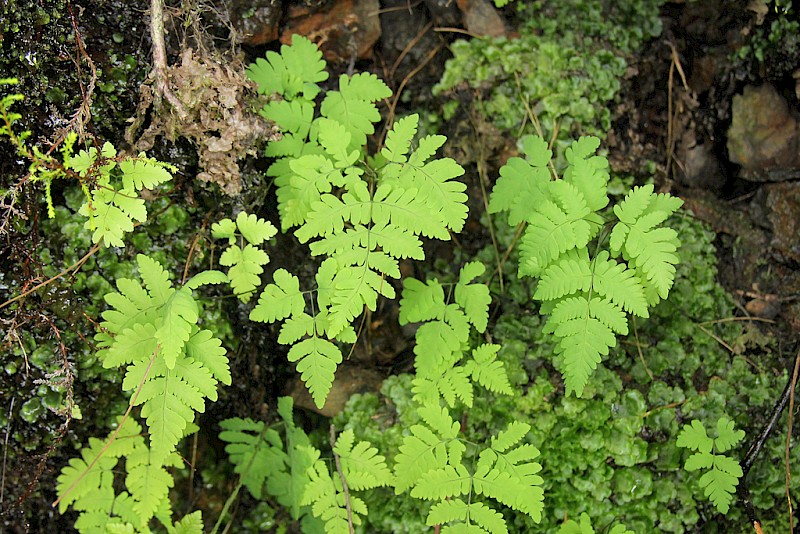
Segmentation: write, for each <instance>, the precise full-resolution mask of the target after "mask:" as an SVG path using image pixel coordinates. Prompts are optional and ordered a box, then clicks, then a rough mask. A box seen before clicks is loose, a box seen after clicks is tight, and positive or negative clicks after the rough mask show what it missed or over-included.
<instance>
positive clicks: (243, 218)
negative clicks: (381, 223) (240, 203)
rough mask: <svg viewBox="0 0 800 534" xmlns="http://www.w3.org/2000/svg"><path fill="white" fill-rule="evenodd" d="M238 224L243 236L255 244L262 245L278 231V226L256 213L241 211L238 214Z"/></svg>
mask: <svg viewBox="0 0 800 534" xmlns="http://www.w3.org/2000/svg"><path fill="white" fill-rule="evenodd" d="M236 226H237V227H238V228H239V232H241V234H242V237H244V238H245V239H246V240H247V241H248V242H250V243H251V244H253V245H260V244H261V243H263V242H264V241H267V240H268V239H272V238H273V237H274V236H275V234H277V233H278V230H277V228H275V227H274V226H272V223H271V222H269V221H265V220H264V219H262V218H260V217H257V216H255V215H253V214H252V213H251V214H249V215H248V214H247V213H245V212H243V211H242V212H239V215H237V216H236Z"/></svg>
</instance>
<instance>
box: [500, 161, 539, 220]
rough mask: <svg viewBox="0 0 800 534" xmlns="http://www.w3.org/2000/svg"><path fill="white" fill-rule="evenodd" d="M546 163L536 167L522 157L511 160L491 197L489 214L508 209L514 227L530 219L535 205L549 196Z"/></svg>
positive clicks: (502, 172) (501, 171) (501, 173)
mask: <svg viewBox="0 0 800 534" xmlns="http://www.w3.org/2000/svg"><path fill="white" fill-rule="evenodd" d="M546 165H547V163H546V162H545V164H544V165H542V166H539V167H536V166H532V165H531V163H529V162H528V161H525V160H524V159H522V158H511V159H509V160H508V162H507V163H506V164H505V165H503V167H502V168H501V169H500V178H498V180H497V183H496V184H495V186H494V188H493V189H492V194H491V195H490V196H489V213H499V212H501V211H507V212H508V224H510V225H512V226H516V225H517V224H519V223H521V222H522V221H526V220H528V218H529V217H530V216H531V215H532V213H533V211H532V207H533V206H538V205H540V204H541V203H542V202H544V201H545V200H548V199H549V196H548V194H547V192H546V187H547V184H548V183H549V182H550V170H549V169H548V168H547V167H546Z"/></svg>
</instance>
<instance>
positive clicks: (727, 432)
mask: <svg viewBox="0 0 800 534" xmlns="http://www.w3.org/2000/svg"><path fill="white" fill-rule="evenodd" d="M744 435H745V434H744V430H734V422H733V421H731V420H730V419H728V418H727V417H720V418H719V419H718V420H717V437H716V438H715V439H714V447H716V449H717V451H719V452H727V451H729V450H731V449H732V448H734V447H735V446H736V445H738V444H739V442H740V441H742V440H743V439H744Z"/></svg>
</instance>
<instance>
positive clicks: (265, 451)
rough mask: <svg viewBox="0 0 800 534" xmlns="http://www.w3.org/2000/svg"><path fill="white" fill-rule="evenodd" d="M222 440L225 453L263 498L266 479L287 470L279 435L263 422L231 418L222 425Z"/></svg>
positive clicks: (258, 496)
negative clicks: (225, 443)
mask: <svg viewBox="0 0 800 534" xmlns="http://www.w3.org/2000/svg"><path fill="white" fill-rule="evenodd" d="M220 427H221V428H222V429H223V431H222V432H220V433H219V439H221V440H222V441H225V442H227V443H228V444H227V445H225V452H227V453H228V457H229V458H230V460H231V462H232V463H233V465H234V466H235V468H234V471H235V472H236V473H238V474H239V476H240V477H241V480H242V484H244V485H245V486H246V487H247V489H248V490H249V491H250V493H251V494H252V495H253V497H255V498H256V499H260V498H261V491H262V489H263V487H264V482H265V480H266V479H267V478H268V477H270V476H273V475H275V474H277V473H279V472H281V471H285V470H286V465H287V464H288V463H289V457H288V455H287V454H286V453H285V452H284V451H283V443H282V442H281V439H280V436H279V435H278V433H277V432H276V431H275V430H273V429H271V428H267V427H266V425H265V424H264V423H263V422H261V421H253V420H252V419H240V418H231V419H226V420H224V421H222V422H220Z"/></svg>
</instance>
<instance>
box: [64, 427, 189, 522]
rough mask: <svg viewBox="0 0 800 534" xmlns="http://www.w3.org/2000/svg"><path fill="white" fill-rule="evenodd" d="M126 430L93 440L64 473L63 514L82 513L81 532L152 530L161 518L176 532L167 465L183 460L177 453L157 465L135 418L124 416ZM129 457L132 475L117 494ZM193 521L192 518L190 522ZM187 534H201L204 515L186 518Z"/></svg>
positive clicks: (174, 465) (127, 466)
mask: <svg viewBox="0 0 800 534" xmlns="http://www.w3.org/2000/svg"><path fill="white" fill-rule="evenodd" d="M118 424H120V425H121V426H120V427H119V429H118V430H117V431H116V433H115V437H113V438H112V436H109V437H108V438H107V439H106V440H104V441H102V440H99V439H96V438H91V439H90V440H89V446H88V447H84V448H83V449H82V450H81V458H73V459H72V460H70V462H69V464H68V465H67V466H66V467H64V469H63V470H62V471H61V475H60V476H59V477H58V483H57V486H56V491H57V492H58V494H59V495H60V496H62V499H61V501H60V502H59V510H60V511H61V512H62V513H63V512H64V511H65V510H66V509H67V507H68V506H70V505H71V506H72V507H73V508H74V509H75V510H78V511H80V516H79V517H78V520H77V521H76V522H75V528H76V529H77V530H78V531H79V532H82V533H94V532H113V531H115V530H116V529H125V530H127V531H128V532H149V530H148V527H147V525H148V523H149V522H150V520H151V519H152V518H153V517H158V518H159V519H160V520H162V523H163V524H164V525H165V526H167V528H168V530H170V531H172V529H173V528H177V527H173V525H172V522H171V520H170V519H169V517H170V516H171V515H172V512H171V510H170V504H169V490H170V488H171V487H172V486H173V479H172V476H171V475H170V474H169V473H168V472H167V471H166V469H165V467H170V466H173V467H178V466H181V465H182V461H181V459H180V457H179V456H178V455H177V454H175V453H172V454H171V455H170V456H169V457H168V458H167V459H165V461H162V462H160V463H159V464H158V465H156V464H154V463H153V462H152V461H151V454H150V449H149V448H148V446H147V444H146V443H145V439H144V437H143V436H142V428H141V426H139V424H138V423H137V422H135V421H134V420H133V419H131V418H128V419H123V418H120V419H119V422H118ZM122 458H125V467H126V471H127V474H126V476H125V478H124V487H125V488H126V489H127V491H122V492H120V493H118V494H116V493H115V485H116V484H118V483H120V482H121V481H122V479H121V478H120V477H119V476H118V475H117V474H116V471H117V470H116V467H117V464H118V463H119V461H120V459H122ZM187 518H189V519H187ZM178 524H179V525H181V528H182V530H178V532H185V533H187V534H189V533H191V534H200V533H202V532H203V529H202V518H201V517H200V512H195V513H194V514H190V516H186V517H184V519H183V520H181V521H180V522H179V523H178Z"/></svg>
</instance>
